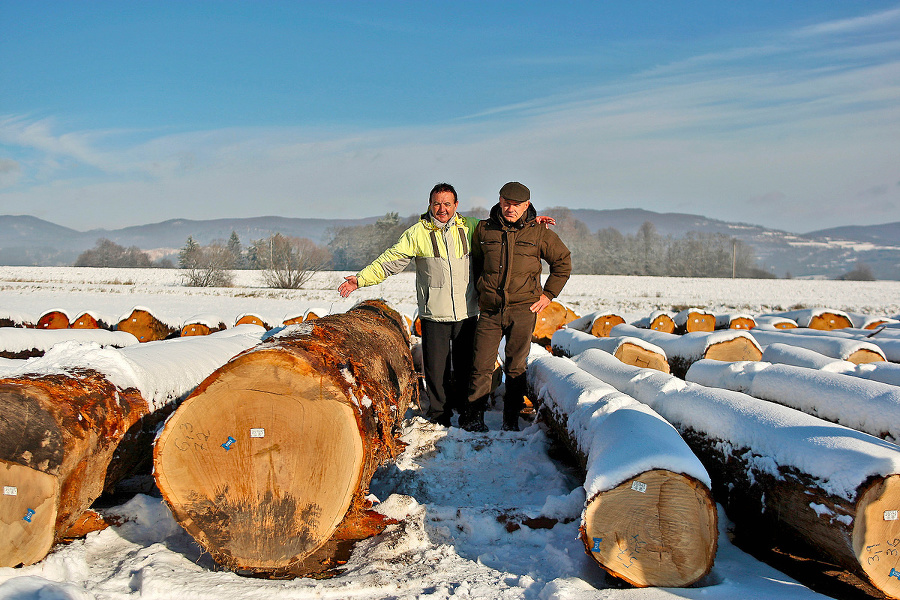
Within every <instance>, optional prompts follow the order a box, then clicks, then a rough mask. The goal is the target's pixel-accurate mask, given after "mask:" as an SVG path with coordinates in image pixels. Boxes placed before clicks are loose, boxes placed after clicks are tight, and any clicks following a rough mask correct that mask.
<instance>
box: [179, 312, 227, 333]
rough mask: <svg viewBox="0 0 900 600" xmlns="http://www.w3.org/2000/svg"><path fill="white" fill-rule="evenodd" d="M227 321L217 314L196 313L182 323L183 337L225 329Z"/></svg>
mask: <svg viewBox="0 0 900 600" xmlns="http://www.w3.org/2000/svg"><path fill="white" fill-rule="evenodd" d="M225 328H226V326H225V323H224V322H223V321H222V319H220V318H219V317H217V316H215V315H195V316H193V317H190V318H188V319H185V320H184V322H183V323H182V324H181V332H180V334H179V335H181V336H182V337H190V336H192V335H209V334H211V333H215V332H217V331H222V330H223V329H225Z"/></svg>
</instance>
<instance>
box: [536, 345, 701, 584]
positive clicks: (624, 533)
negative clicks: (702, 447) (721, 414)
mask: <svg viewBox="0 0 900 600" xmlns="http://www.w3.org/2000/svg"><path fill="white" fill-rule="evenodd" d="M528 387H529V392H528V395H529V398H533V399H535V403H536V405H537V406H538V408H539V410H540V412H541V415H542V416H543V418H544V420H545V422H547V423H549V424H550V425H551V428H552V430H553V431H554V432H555V433H556V435H558V436H559V437H560V438H561V439H562V440H563V441H564V442H565V443H566V445H567V446H568V447H569V449H570V450H571V451H572V452H573V454H574V455H575V456H576V457H577V458H578V461H579V464H580V466H581V467H582V469H583V470H584V472H585V473H586V476H585V483H584V488H585V492H586V497H587V501H586V502H585V508H584V511H583V512H582V518H581V527H580V532H581V538H582V541H583V542H584V546H585V551H586V552H587V553H588V555H589V556H590V557H591V558H593V559H594V560H595V561H596V562H597V563H598V564H599V565H600V566H601V567H602V568H603V569H605V570H606V571H607V572H608V573H610V574H611V575H613V576H615V577H618V578H620V579H623V580H625V581H627V582H629V583H631V584H632V585H635V586H638V587H646V586H665V587H683V586H688V585H691V584H693V583H695V582H696V581H698V580H699V579H700V578H702V577H703V576H705V575H706V574H707V573H709V571H710V569H711V568H712V565H713V560H714V558H715V554H716V543H717V537H718V529H717V525H716V523H717V515H716V507H715V503H714V501H713V499H712V493H711V492H710V480H709V475H708V474H707V472H706V469H704V468H703V466H702V465H701V464H700V462H699V461H698V460H697V458H696V457H695V456H694V455H693V454H692V453H691V451H690V449H689V448H688V447H687V445H686V444H685V443H684V441H683V440H682V439H681V437H680V436H679V435H678V433H677V432H676V431H675V430H674V429H673V428H672V426H671V425H669V424H668V423H666V422H665V421H664V420H663V419H662V418H661V417H660V416H659V415H658V414H656V413H655V412H654V411H653V410H651V409H650V408H648V407H647V406H646V405H642V404H640V403H638V402H637V401H635V400H634V399H632V398H629V397H628V396H626V395H624V394H622V393H621V392H618V391H617V390H615V389H614V388H612V387H611V386H609V385H607V384H604V383H603V382H601V381H599V380H598V379H596V378H595V377H592V376H590V375H588V374H587V373H585V372H584V371H582V370H581V369H579V368H578V367H577V366H575V365H574V364H573V363H572V361H570V360H567V359H564V358H557V357H553V356H549V355H546V354H545V355H539V354H538V353H536V352H532V356H531V357H530V358H529V364H528ZM636 438H637V439H640V440H642V443H641V444H635V443H634V440H635V439H636Z"/></svg>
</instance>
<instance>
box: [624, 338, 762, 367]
mask: <svg viewBox="0 0 900 600" xmlns="http://www.w3.org/2000/svg"><path fill="white" fill-rule="evenodd" d="M609 335H610V337H636V338H639V339H642V340H644V341H646V342H650V343H651V344H654V345H656V346H659V347H660V348H662V349H663V351H664V352H665V354H666V357H667V359H668V361H669V368H670V369H671V372H672V373H673V374H675V375H678V376H679V377H684V374H685V373H686V372H687V370H688V367H690V366H691V364H692V363H693V362H695V361H698V360H700V359H702V358H709V359H712V360H722V361H726V362H731V361H735V360H759V359H760V357H761V356H762V350H761V349H760V347H759V345H758V344H757V343H756V341H755V340H754V339H753V338H752V337H750V334H749V333H748V332H746V331H740V330H738V329H728V330H722V331H711V332H707V331H697V332H694V333H686V334H684V335H676V334H672V333H663V332H661V331H653V330H650V329H640V328H638V327H634V326H632V325H616V326H615V327H613V328H612V330H611V331H610V333H609Z"/></svg>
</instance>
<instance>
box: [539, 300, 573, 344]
mask: <svg viewBox="0 0 900 600" xmlns="http://www.w3.org/2000/svg"><path fill="white" fill-rule="evenodd" d="M577 318H578V315H577V314H575V311H573V310H572V309H571V308H569V307H568V306H566V305H565V304H563V303H562V302H559V301H557V300H551V301H550V304H548V305H547V306H546V307H545V308H544V310H542V311H541V312H539V313H538V314H537V320H536V321H535V324H534V334H533V335H532V338H531V339H532V341H533V342H534V343H535V344H540V345H541V346H544V347H545V348H546V347H548V346H550V338H552V337H553V333H554V332H555V331H556V330H557V329H559V328H561V327H562V326H563V325H565V324H566V323H568V322H570V321H574V320H575V319H577Z"/></svg>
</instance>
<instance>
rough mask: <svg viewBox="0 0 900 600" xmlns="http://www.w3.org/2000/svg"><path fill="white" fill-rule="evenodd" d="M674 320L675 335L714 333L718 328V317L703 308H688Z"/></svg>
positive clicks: (673, 318)
mask: <svg viewBox="0 0 900 600" xmlns="http://www.w3.org/2000/svg"><path fill="white" fill-rule="evenodd" d="M672 320H673V321H674V322H675V333H694V332H696V331H713V330H714V329H715V328H716V315H714V314H713V313H711V312H709V311H708V310H704V309H702V308H686V309H684V310H682V311H681V312H679V313H677V314H676V315H675V316H674V317H672Z"/></svg>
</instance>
